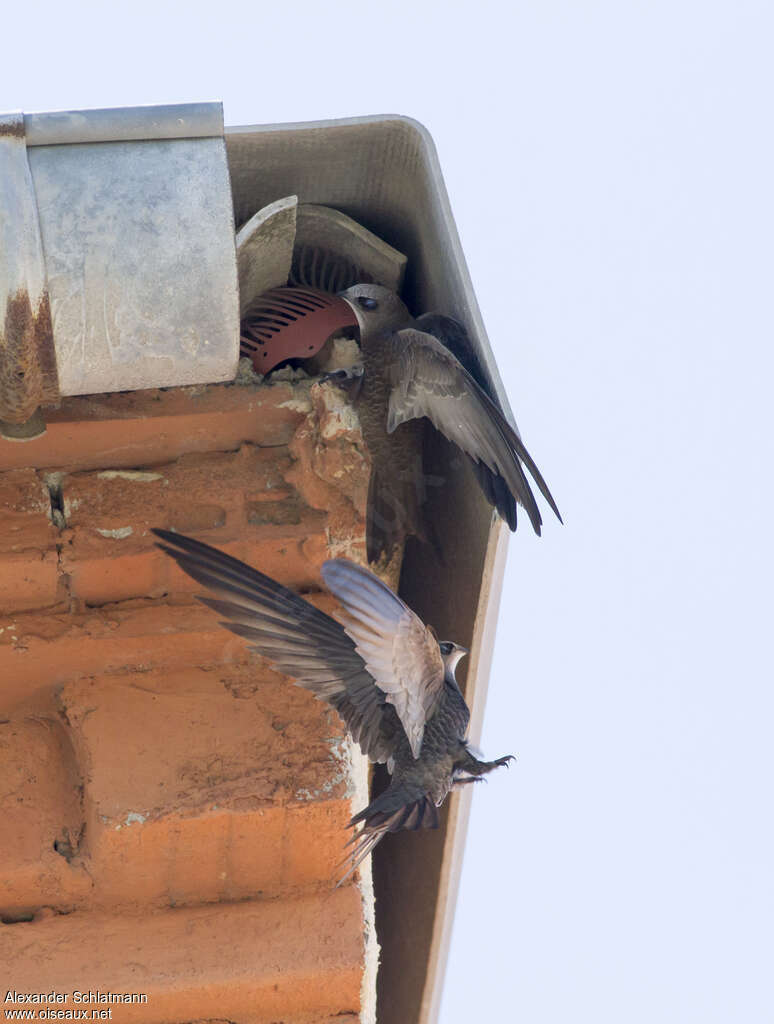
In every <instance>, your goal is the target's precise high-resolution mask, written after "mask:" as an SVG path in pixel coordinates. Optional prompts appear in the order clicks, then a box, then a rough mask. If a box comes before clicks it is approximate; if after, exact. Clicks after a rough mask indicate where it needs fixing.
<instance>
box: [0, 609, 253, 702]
mask: <svg viewBox="0 0 774 1024" xmlns="http://www.w3.org/2000/svg"><path fill="white" fill-rule="evenodd" d="M217 621H218V620H217V616H216V615H215V614H214V613H213V612H211V611H210V610H209V609H207V608H205V607H204V606H203V605H201V604H199V603H198V602H195V603H193V604H164V603H160V602H152V601H137V602H134V603H132V604H128V605H120V606H110V607H106V608H104V609H93V610H90V611H86V612H80V613H73V614H70V613H67V612H64V611H53V610H52V611H50V612H48V613H47V614H44V613H26V614H21V615H13V616H0V712H3V713H5V714H8V713H11V712H13V711H14V709H16V708H19V707H21V706H25V705H29V706H31V707H37V706H38V704H39V702H40V700H41V699H42V698H43V697H45V695H47V694H50V693H51V692H52V691H53V690H54V689H55V688H56V687H60V686H61V685H62V684H64V683H66V682H69V681H70V680H72V679H79V678H81V677H82V676H86V675H96V674H99V673H104V672H120V671H128V670H136V669H138V668H145V667H151V666H155V667H159V668H164V669H176V668H183V667H185V666H186V665H207V664H214V663H217V662H224V661H235V660H241V661H244V659H245V658H246V657H247V653H246V645H245V642H244V641H243V640H240V638H239V637H236V636H234V635H233V634H232V633H229V632H228V631H227V630H225V629H223V628H221V627H220V626H218V624H217Z"/></svg>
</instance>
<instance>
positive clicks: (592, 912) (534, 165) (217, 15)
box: [0, 0, 774, 1024]
mask: <svg viewBox="0 0 774 1024" xmlns="http://www.w3.org/2000/svg"><path fill="white" fill-rule="evenodd" d="M16 6H17V12H16V13H10V14H9V13H8V12H4V14H3V29H4V31H3V35H4V37H5V42H6V46H4V56H3V61H2V65H0V107H1V108H4V109H14V108H21V109H24V110H27V111H32V110H50V109H58V108H77V107H88V106H113V105H123V104H128V105H135V104H142V103H158V102H171V101H190V100H196V99H203V100H204V99H223V101H224V103H225V111H226V120H227V123H229V124H240V123H253V122H273V121H297V120H309V119H314V118H324V117H336V116H346V115H353V114H368V113H384V112H397V113H404V114H409V115H411V116H413V117H416V118H418V119H419V120H420V121H423V122H424V123H425V124H426V125H427V127H428V128H429V129H430V131H431V133H432V134H433V137H434V138H435V141H436V143H437V146H438V149H439V153H440V158H441V162H442V166H443V170H444V174H445V177H446V181H447V185H448V188H449V193H450V197H451V201H452V206H453V209H454V213H455V216H456V218H457V223H458V227H459V230H460V235H461V238H462V243H463V247H464V249H465V253H466V256H467V259H468V263H469V266H470V270H471V274H472V277H473V283H474V286H475V289H476V292H477V294H478V298H479V302H480V304H481V308H482V312H483V315H484V320H485V322H486V325H487V328H488V331H489V335H490V338H491V342H492V346H493V349H494V351H495V355H496V357H497V359H498V362H499V365H500V369H501V372H502V375H503V379H504V382H505V385H506V388H507V390H508V393H509V395H510V399H511V403H512V405H513V408H514V410H515V413H516V417H517V419H518V421H519V425H520V427H521V429H522V433H523V435H524V438H525V441H526V443H527V445H528V447H529V448H530V450H531V451H532V453H533V455H534V456H535V458H536V460H537V462H538V464H539V465H540V466H541V468H542V469H543V471H544V473H545V475H546V477H547V479H548V480H549V482H550V485H551V488H552V490H553V492H554V494H555V496H556V498H557V500H558V502H559V505H560V507H561V509H562V512H563V514H564V517H565V521H566V524H567V525H566V526H565V527H564V528H561V527H559V526H558V525H557V524H555V523H553V522H551V521H550V520H549V521H548V523H547V528H546V530H545V535H544V537H543V539H542V540H540V541H538V540H536V538H534V537H533V536H532V535H531V534H530V533H528V532H527V531H523V532H522V531H520V532H519V533H518V534H517V535H516V536H515V537H514V538H513V540H512V542H511V548H510V556H509V564H508V572H507V577H506V584H505V591H504V597H503V605H502V616H501V628H500V632H499V637H498V643H497V648H496V653H495V662H494V671H493V676H492V683H491V688H490V697H489V703H488V707H487V715H486V723H485V728H484V736H483V743H484V746H485V749H486V750H487V751H488V752H490V753H492V754H493V755H499V754H502V753H505V752H507V751H514V752H516V753H518V754H519V758H520V759H519V763H518V765H516V766H515V767H513V768H512V769H511V771H510V772H509V773H507V774H506V773H504V772H502V773H499V774H498V775H496V776H493V777H492V779H491V781H490V783H489V785H488V786H481V787H478V789H477V791H476V793H475V799H474V802H473V812H472V818H471V830H470V836H469V843H468V849H467V854H466V861H465V867H464V872H463V880H462V888H461V893H460V902H459V913H458V919H457V924H456V931H455V937H454V942H453V947H452V952H451V957H450V961H449V977H448V979H447V988H446V998H445V1001H444V1005H443V1010H442V1015H441V1020H442V1022H443V1024H462V1022H465V1024H470V1022H471V1021H475V1022H487V1024H489V1022H500V1021H503V1022H508V1021H511V1020H513V1021H523V1022H525V1024H560V1022H561V1024H566V1022H569V1021H573V1022H575V1021H578V1022H584V1024H585V1022H589V1024H620V1022H622V1021H626V1022H627V1024H640V1022H642V1024H645V1022H647V1024H652V1022H654V1021H658V1022H659V1024H664V1022H680V1024H685V1022H694V1021H695V1022H697V1024H714V1022H723V1024H731V1022H737V1021H744V1022H745V1024H758V1022H769V1021H773V1020H774V993H773V992H772V977H771V975H772V962H773V959H774V957H773V954H774V940H773V939H772V920H773V919H774V891H773V886H772V864H774V833H773V831H772V799H771V788H772V754H771V747H772V732H773V731H774V700H773V699H772V684H771V679H772V669H771V647H772V641H771V631H772V630H771V618H772V616H771V597H770V594H771V587H772V582H771V581H772V568H773V566H772V544H771V540H770V536H771V526H770V523H769V516H770V512H771V505H772V502H771V498H772V483H771V472H772V443H771V434H770V431H771V422H772V416H771V405H772V377H773V376H774V375H773V373H772V371H773V370H774V357H773V356H772V346H773V344H774V329H773V328H774V323H773V321H774V315H773V313H772V297H771V291H772V278H773V277H774V201H773V200H772V189H773V188H774V144H773V143H772V95H773V88H772V87H773V86H774V73H773V72H772V39H773V38H774V13H772V8H771V6H770V5H769V4H765V3H749V2H744V0H741V2H734V3H730V2H729V3H724V4H718V3H711V2H710V3H706V2H704V3H701V2H696V3H689V2H685V0H683V2H680V0H677V2H672V3H660V2H649V3H614V2H607V3H592V2H588V3H583V2H577V3H554V2H550V0H540V2H537V0H535V2H532V3H529V4H519V3H516V4H514V5H508V4H505V3H498V4H488V3H482V2H478V3H475V4H470V3H465V4H457V3H447V4H440V3H422V2H420V0H415V2H412V3H406V2H402V0H401V2H397V3H393V4H391V5H389V6H384V7H379V8H377V7H376V5H374V4H367V3H360V4H355V3H335V2H330V3H327V4H318V3H311V2H310V0H301V2H299V3H298V4H296V5H294V6H290V5H273V6H272V7H271V8H270V9H268V8H266V9H264V8H263V7H262V5H260V4H252V5H247V4H238V3H234V2H230V0H221V2H220V3H218V4H207V5H204V4H199V3H196V2H193V3H187V4H185V5H183V4H174V5H172V4H164V3H153V4H150V3H146V2H135V3H132V4H105V3H93V4H85V3H67V4H62V3H59V2H58V3H56V4H55V3H46V2H40V3H37V4H33V5H27V6H22V5H16ZM278 39H279V40H284V43H281V44H278V42H277V40H278ZM8 40H12V45H11V46H10V47H9V46H8V45H7V44H8ZM511 645H518V648H519V651H520V655H519V664H520V665H521V666H522V671H521V674H518V675H517V674H516V673H515V672H514V671H512V669H511V668H510V665H511V661H512V656H511Z"/></svg>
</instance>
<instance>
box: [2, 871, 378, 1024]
mask: <svg viewBox="0 0 774 1024" xmlns="http://www.w3.org/2000/svg"><path fill="white" fill-rule="evenodd" d="M363 951H364V939H363V918H362V910H361V895H360V892H359V891H358V889H357V888H356V887H355V886H347V887H345V888H342V889H339V890H336V891H333V892H326V893H324V894H317V895H311V896H304V897H300V898H297V899H284V900H281V901H273V900H266V901H261V902H259V903H235V904H230V905H228V904H227V905H219V906H209V907H207V906H205V907H196V908H180V909H177V910H169V911H166V912H163V913H156V914H150V915H147V914H146V915H143V917H142V918H141V919H138V918H135V917H132V916H131V915H121V916H113V915H109V914H103V915H99V914H85V913H74V914H69V915H67V916H49V917H45V918H43V919H41V920H35V921H31V922H29V923H22V924H15V925H13V926H10V927H9V926H7V927H4V928H0V962H2V963H3V965H4V967H5V969H6V978H7V979H8V983H7V985H6V988H12V989H14V990H16V991H19V992H50V991H52V990H53V991H55V992H67V993H72V992H73V991H74V990H79V991H81V992H87V991H89V990H91V991H102V992H138V993H144V994H145V995H147V1002H146V1003H124V1004H121V1005H120V1007H119V1006H117V1005H116V1006H114V1008H113V1018H114V1019H116V1020H121V1021H126V1022H127V1024H132V1022H138V1021H139V1022H158V1021H186V1020H188V1021H194V1020H240V1021H243V1020H244V1021H253V1022H255V1024H269V1022H272V1021H277V1020H284V1021H293V1020H296V1021H305V1022H306V1024H309V1022H310V1021H314V1020H318V1021H319V1020H320V1019H321V1018H322V1019H324V1018H325V1015H328V1016H334V1017H336V1019H337V1020H338V1019H340V1015H341V1016H343V1015H345V1014H352V1015H355V1016H357V1014H358V1013H359V1010H360V986H361V981H362V974H363ZM95 1005H96V1004H95ZM66 1006H68V1007H69V1008H70V1009H73V1008H75V1007H74V1004H73V1003H72V997H71V1001H70V1002H69V1003H68V1004H66ZM119 1014H120V1016H119ZM294 1015H295V1016H294ZM343 1019H346V1017H344V1018H343Z"/></svg>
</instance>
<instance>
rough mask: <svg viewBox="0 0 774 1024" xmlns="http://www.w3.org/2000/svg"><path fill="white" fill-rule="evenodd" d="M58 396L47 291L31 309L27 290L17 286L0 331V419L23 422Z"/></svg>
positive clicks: (9, 301) (10, 298) (9, 298)
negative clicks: (35, 306) (0, 331)
mask: <svg viewBox="0 0 774 1024" xmlns="http://www.w3.org/2000/svg"><path fill="white" fill-rule="evenodd" d="M58 398H59V381H58V377H57V370H56V355H55V351H54V332H53V327H52V324H51V309H50V307H49V301H48V292H43V296H42V298H41V299H40V302H39V303H38V308H37V310H36V311H35V312H33V309H32V303H31V302H30V297H29V294H28V292H27V291H26V290H25V289H22V288H20V289H19V290H18V291H16V292H15V293H14V294H13V295H11V296H9V297H8V299H7V302H6V308H5V317H4V318H3V329H2V333H0V420H5V421H6V422H8V423H24V422H25V421H26V420H28V419H29V418H30V416H32V415H33V413H34V412H35V410H36V409H37V408H38V406H40V405H44V404H47V403H51V402H56V401H57V400H58Z"/></svg>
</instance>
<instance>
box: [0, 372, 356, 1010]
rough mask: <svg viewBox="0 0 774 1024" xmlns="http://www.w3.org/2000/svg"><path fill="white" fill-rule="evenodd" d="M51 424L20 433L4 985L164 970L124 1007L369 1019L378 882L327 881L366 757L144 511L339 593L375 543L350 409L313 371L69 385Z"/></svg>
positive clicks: (2, 515)
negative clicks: (128, 389) (170, 547)
mask: <svg viewBox="0 0 774 1024" xmlns="http://www.w3.org/2000/svg"><path fill="white" fill-rule="evenodd" d="M48 423H49V426H48V431H47V433H46V435H45V436H44V437H42V438H40V439H38V440H36V441H33V442H28V443H25V444H13V443H11V442H0V809H1V810H2V819H3V827H2V830H0V917H1V918H2V921H3V922H4V923H3V925H2V927H0V964H2V965H3V966H2V973H3V978H2V981H4V982H5V983H6V984H5V987H4V988H3V992H2V993H0V996H2V995H4V994H5V989H8V988H11V989H15V990H17V991H20V992H31V991H35V992H43V991H50V990H52V989H53V990H55V991H59V992H67V993H70V992H72V991H74V990H75V989H79V990H81V991H85V990H89V989H91V990H98V989H99V990H102V991H114V992H115V991H119V992H124V991H127V992H143V993H146V994H147V996H148V1002H147V1004H134V1005H131V1006H127V1005H122V1006H120V1007H116V1008H115V1009H114V1011H113V1019H116V1020H127V1021H130V1020H144V1021H159V1022H160V1021H170V1022H172V1021H179V1022H182V1021H189V1020H190V1021H193V1020H213V1021H214V1020H232V1021H235V1020H239V1021H255V1022H258V1021H267V1022H268V1021H278V1020H282V1021H285V1022H291V1021H296V1022H299V1024H300V1022H312V1021H327V1020H329V1019H331V1018H333V1017H335V1019H336V1021H337V1022H344V1021H347V1020H353V1021H354V1020H357V1019H360V1015H361V1013H362V1015H363V1019H368V1018H369V1016H370V1015H371V1014H372V1000H373V993H372V989H373V980H374V979H373V966H374V957H375V939H374V936H373V921H372V905H371V900H370V898H369V892H370V889H369V886H370V882H368V881H366V883H365V885H364V884H363V883H360V884H358V883H353V884H349V885H347V886H345V887H342V888H341V889H339V890H336V891H333V890H332V889H331V877H332V875H333V874H334V872H335V867H336V864H337V863H338V862H339V861H340V860H341V858H342V856H343V844H344V841H345V839H346V833H345V825H346V822H347V820H348V818H349V817H350V815H351V814H352V812H353V797H354V798H355V803H356V805H357V806H358V807H359V806H361V805H362V803H363V801H364V799H365V768H364V765H363V762H362V759H361V758H360V756H359V754H354V755H353V750H352V746H351V744H350V742H349V741H348V740H347V739H346V737H345V736H344V734H343V731H342V727H341V723H340V721H339V719H338V717H337V716H336V715H335V713H333V712H332V711H329V710H327V709H326V707H325V706H324V705H322V704H320V703H319V702H317V701H315V700H314V698H313V697H312V696H311V695H310V694H308V693H306V692H305V691H302V690H300V689H299V688H297V687H295V686H293V685H292V684H290V683H289V681H288V680H287V679H285V678H284V677H282V676H280V675H278V674H277V673H275V672H274V671H272V670H271V669H270V668H269V667H268V666H267V665H266V663H265V662H262V661H261V660H260V659H258V658H257V657H256V656H253V655H251V654H249V652H247V651H246V649H245V645H244V643H243V642H242V641H241V640H239V639H238V638H237V637H235V636H233V635H232V634H230V633H228V632H226V631H225V630H223V629H221V628H219V627H218V625H217V616H216V615H215V614H214V613H212V612H211V611H209V610H208V609H206V608H204V607H203V606H202V605H200V604H199V603H198V602H196V601H195V600H194V598H193V593H194V592H195V591H196V590H197V589H198V588H197V587H196V585H195V584H193V583H192V581H191V580H190V579H188V577H186V576H184V575H183V574H182V573H181V572H180V571H179V570H178V569H177V567H176V566H175V565H174V563H172V561H171V560H169V559H167V558H166V557H165V556H164V555H162V554H161V553H160V552H158V551H157V549H155V548H154V546H153V538H152V536H151V535H150V533H149V528H150V527H152V526H166V527H172V528H176V529H178V530H181V531H185V532H188V533H192V534H194V535H195V536H198V537H200V538H201V539H203V540H207V541H208V542H211V543H214V544H217V545H218V546H220V547H223V548H224V549H225V550H227V551H229V552H230V553H231V554H234V555H236V556H238V557H240V558H244V559H246V560H248V561H249V562H251V563H252V564H254V565H256V566H257V567H258V568H260V569H262V570H263V571H265V572H267V573H269V574H270V575H272V576H275V577H276V578H278V579H280V580H281V581H283V582H285V583H288V584H290V585H292V586H295V587H298V588H302V589H306V590H310V591H311V592H312V595H311V596H312V599H313V600H315V601H317V602H318V603H320V604H321V606H324V607H326V608H327V607H328V606H329V599H328V598H327V597H325V596H324V595H320V594H315V593H314V590H315V588H316V587H317V586H318V584H319V566H320V564H321V562H322V561H323V560H324V559H325V558H326V557H329V556H330V554H334V555H335V554H350V555H354V556H355V557H361V558H362V556H363V554H364V524H363V519H362V510H363V508H364V504H365V495H366V488H367V481H368V468H369V467H368V462H367V457H366V456H365V454H364V449H363V445H362V438H361V435H360V432H359V429H358V424H357V421H356V418H355V417H354V416H353V413H352V410H351V408H350V407H349V406H348V405H347V403H346V400H345V399H344V397H343V396H342V394H341V392H339V391H338V390H337V389H336V388H335V387H332V386H329V385H323V386H321V385H319V384H312V383H311V382H309V381H301V382H297V383H276V384H274V385H272V386H266V385H257V386H238V385H221V386H210V387H207V388H187V389H173V390H168V391H162V392H143V393H137V394H126V395H113V396H104V397H97V398H93V397H88V398H77V399H68V400H66V401H65V402H63V403H62V405H61V407H60V408H59V409H58V410H56V411H55V412H54V413H52V414H51V415H50V416H49V417H48ZM69 1005H70V1006H71V1007H72V1005H73V1004H72V1003H70V1004H69Z"/></svg>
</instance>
